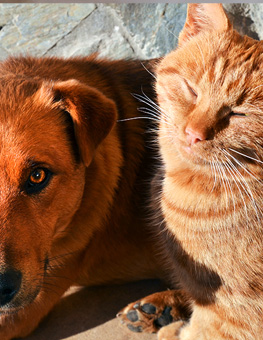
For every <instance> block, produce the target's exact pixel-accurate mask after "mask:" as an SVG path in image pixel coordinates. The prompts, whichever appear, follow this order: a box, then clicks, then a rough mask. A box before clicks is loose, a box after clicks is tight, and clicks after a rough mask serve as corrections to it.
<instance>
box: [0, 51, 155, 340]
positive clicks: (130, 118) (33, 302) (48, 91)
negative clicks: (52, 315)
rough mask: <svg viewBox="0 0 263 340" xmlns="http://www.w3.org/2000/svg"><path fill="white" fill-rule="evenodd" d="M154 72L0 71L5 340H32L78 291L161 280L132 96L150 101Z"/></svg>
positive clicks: (28, 63) (0, 285)
mask: <svg viewBox="0 0 263 340" xmlns="http://www.w3.org/2000/svg"><path fill="white" fill-rule="evenodd" d="M153 65H154V61H152V62H144V63H141V62H140V61H107V60H105V59H99V58H98V57H97V56H95V55H93V56H90V57H83V58H72V59H59V58H33V57H11V58H9V59H7V60H6V61H4V62H2V63H1V64H0V96H1V101H0V126H1V128H0V140H1V152H0V234H1V241H0V312H1V314H0V324H1V326H0V339H1V340H9V339H12V338H14V337H25V336H27V335H28V334H30V333H31V332H32V331H33V330H34V329H35V328H36V327H37V326H38V324H39V322H40V321H41V320H42V319H43V317H44V316H45V315H47V314H48V313H49V311H50V310H51V309H52V308H53V307H54V305H55V304H56V303H57V302H58V301H59V300H60V298H61V296H62V295H63V294H64V292H65V291H66V290H67V289H68V288H69V287H70V286H71V285H73V283H74V284H81V285H86V286H91V285H99V284H108V283H110V284H112V283H122V282H127V281H134V280H139V279H145V278H152V277H157V276H159V275H160V266H158V260H156V261H155V260H154V242H153V239H152V238H151V237H150V236H149V233H150V232H149V230H148V229H147V226H146V225H147V223H146V221H145V216H146V215H147V213H146V211H145V210H147V209H145V208H144V207H146V205H147V204H146V201H147V199H148V196H149V195H150V194H149V193H148V184H147V183H148V182H149V178H150V177H151V166H152V165H151V164H152V163H151V162H150V159H151V156H150V153H151V152H147V153H146V151H145V149H146V148H147V143H148V142H147V139H148V138H149V137H148V135H149V134H147V133H146V132H145V131H146V130H147V129H148V121H149V120H147V119H143V118H144V117H142V116H143V114H139V113H138V107H140V105H141V103H140V102H139V101H138V100H137V99H135V98H134V97H133V96H132V93H137V94H138V93H141V92H142V89H143V92H144V95H145V97H144V98H147V100H149V101H151V100H154V94H153V90H152V86H151V83H152V79H153V78H152V75H151V74H150V73H151V72H147V71H146V69H148V70H149V71H151V70H152V68H153ZM140 117H142V118H140ZM137 118H139V119H137Z"/></svg>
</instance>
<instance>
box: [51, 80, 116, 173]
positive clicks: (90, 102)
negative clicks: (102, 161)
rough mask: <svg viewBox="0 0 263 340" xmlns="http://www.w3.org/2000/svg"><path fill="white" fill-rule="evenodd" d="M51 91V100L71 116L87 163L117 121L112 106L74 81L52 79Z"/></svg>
mask: <svg viewBox="0 0 263 340" xmlns="http://www.w3.org/2000/svg"><path fill="white" fill-rule="evenodd" d="M52 92H53V96H54V99H53V102H54V103H57V104H58V105H59V106H60V107H61V108H62V109H63V110H64V111H67V112H68V113H69V114H70V116H71V118H72V121H73V124H74V133H75V138H76V141H77V145H78V148H79V152H80V155H81V158H82V161H83V163H84V164H85V165H86V166H88V165H89V164H90V162H91V160H92V158H93V155H94V151H95V149H96V148H97V146H98V145H99V144H100V143H101V142H102V141H103V139H104V138H105V137H106V136H107V135H108V134H109V132H110V131H111V129H112V128H113V126H114V123H115V122H116V120H117V109H116V105H115V103H114V102H113V101H112V100H111V99H109V98H107V97H106V96H105V95H104V94H103V93H101V92H100V91H98V90H96V89H95V88H92V87H90V86H87V85H84V84H82V83H79V82H78V81H76V80H68V81H62V82H56V83H55V84H54V85H53V87H52Z"/></svg>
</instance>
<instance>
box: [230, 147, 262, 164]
mask: <svg viewBox="0 0 263 340" xmlns="http://www.w3.org/2000/svg"><path fill="white" fill-rule="evenodd" d="M229 150H230V151H233V152H235V153H237V154H239V155H240V156H243V157H245V158H248V159H252V160H253V161H255V162H258V163H261V164H263V162H262V161H261V160H259V159H256V158H254V157H251V156H248V155H246V154H244V153H242V152H240V151H237V150H235V149H232V148H229Z"/></svg>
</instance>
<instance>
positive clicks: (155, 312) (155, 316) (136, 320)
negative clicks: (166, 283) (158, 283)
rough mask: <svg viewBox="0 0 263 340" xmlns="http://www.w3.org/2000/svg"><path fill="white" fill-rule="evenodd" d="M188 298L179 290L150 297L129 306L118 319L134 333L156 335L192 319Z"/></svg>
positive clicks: (119, 314)
mask: <svg viewBox="0 0 263 340" xmlns="http://www.w3.org/2000/svg"><path fill="white" fill-rule="evenodd" d="M190 314H191V308H190V304H189V299H188V297H187V296H186V295H185V294H184V293H183V292H182V291H179V290H176V291H175V290H168V291H164V292H161V293H155V294H152V295H149V296H147V297H145V298H143V299H142V300H138V301H136V302H134V303H131V304H129V305H128V306H127V307H125V308H124V309H122V310H121V311H120V312H119V313H118V314H117V317H119V318H120V320H121V322H122V323H123V324H125V325H126V326H127V327H128V328H129V329H130V330H131V331H133V332H143V331H144V332H149V333H156V332H158V330H159V329H160V328H161V327H163V326H166V325H168V324H170V323H171V322H173V321H176V320H180V319H184V320H185V319H187V318H189V317H190Z"/></svg>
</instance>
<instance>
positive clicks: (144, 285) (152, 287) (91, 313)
mask: <svg viewBox="0 0 263 340" xmlns="http://www.w3.org/2000/svg"><path fill="white" fill-rule="evenodd" d="M164 289H165V287H164V286H163V284H162V283H161V282H160V281H157V280H145V281H140V282H135V283H129V284H126V285H120V286H107V287H93V288H72V289H71V291H70V293H69V294H68V295H67V296H65V297H64V298H63V299H62V300H61V302H60V303H59V304H58V305H57V306H56V307H55V309H54V310H53V311H52V312H51V313H50V314H49V316H48V317H47V318H46V319H45V320H44V321H43V322H42V323H41V325H40V326H39V328H38V329H37V330H36V331H35V332H34V333H33V334H32V335H31V336H29V337H27V338H26V339H27V340H47V339H48V340H59V339H72V340H73V339H80V340H81V339H88V340H100V339H103V340H111V339H112V340H129V339H132V340H135V339H140V340H150V339H156V335H153V334H144V335H143V334H140V333H132V332H130V331H128V330H127V329H126V328H125V326H123V325H121V324H120V322H119V320H117V319H116V318H115V316H116V314H117V312H118V311H119V310H120V309H122V308H123V307H124V306H126V305H127V304H128V303H130V302H133V301H135V300H137V299H140V298H142V297H144V296H146V295H149V294H152V293H154V292H156V291H162V290H164Z"/></svg>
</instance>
